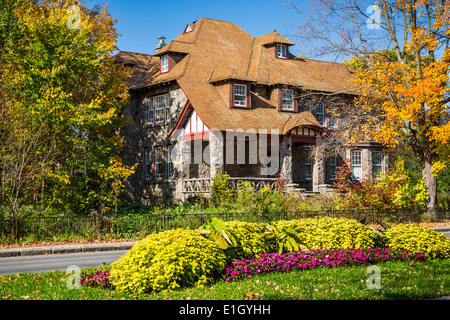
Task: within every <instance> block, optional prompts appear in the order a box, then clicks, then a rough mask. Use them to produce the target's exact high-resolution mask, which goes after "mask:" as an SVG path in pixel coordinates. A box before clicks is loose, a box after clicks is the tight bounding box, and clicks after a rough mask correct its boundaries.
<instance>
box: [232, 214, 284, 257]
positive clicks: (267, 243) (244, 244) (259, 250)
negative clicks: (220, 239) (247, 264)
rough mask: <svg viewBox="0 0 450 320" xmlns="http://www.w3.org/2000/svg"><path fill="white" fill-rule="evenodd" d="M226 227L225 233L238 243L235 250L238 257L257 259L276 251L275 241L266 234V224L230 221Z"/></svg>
mask: <svg viewBox="0 0 450 320" xmlns="http://www.w3.org/2000/svg"><path fill="white" fill-rule="evenodd" d="M225 226H226V227H225V232H226V233H227V234H229V235H230V236H232V237H234V239H235V240H236V242H237V245H236V246H235V248H234V250H235V253H236V256H237V257H240V258H256V257H259V255H260V254H263V253H269V252H273V251H276V242H275V240H273V241H271V240H270V238H268V237H266V236H265V234H264V233H265V232H266V231H267V230H266V227H265V224H264V223H255V222H243V221H228V222H225Z"/></svg>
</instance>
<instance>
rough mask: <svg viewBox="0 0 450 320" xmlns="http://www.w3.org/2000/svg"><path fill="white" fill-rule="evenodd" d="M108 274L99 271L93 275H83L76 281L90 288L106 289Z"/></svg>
mask: <svg viewBox="0 0 450 320" xmlns="http://www.w3.org/2000/svg"><path fill="white" fill-rule="evenodd" d="M109 276H110V272H109V271H108V270H100V271H97V272H94V273H88V274H85V275H83V276H82V277H81V278H80V279H79V280H78V281H79V282H80V284H82V285H87V286H91V287H100V288H108V287H110V282H109Z"/></svg>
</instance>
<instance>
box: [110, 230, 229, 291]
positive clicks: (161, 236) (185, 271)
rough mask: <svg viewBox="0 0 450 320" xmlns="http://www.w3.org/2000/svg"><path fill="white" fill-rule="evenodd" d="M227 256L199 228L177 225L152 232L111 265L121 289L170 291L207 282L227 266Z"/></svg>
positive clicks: (112, 280) (113, 276)
mask: <svg viewBox="0 0 450 320" xmlns="http://www.w3.org/2000/svg"><path fill="white" fill-rule="evenodd" d="M226 262H227V261H226V256H225V254H224V253H223V251H222V250H220V249H219V247H218V246H217V245H216V244H215V243H214V242H213V241H211V240H209V239H206V238H204V237H203V236H201V235H200V233H199V232H198V231H195V230H189V229H176V230H168V231H164V232H160V233H157V234H151V235H149V236H147V237H146V238H144V239H143V240H141V241H139V242H137V243H136V244H135V245H134V246H133V248H131V250H129V251H128V252H127V253H126V254H125V255H124V256H122V257H121V258H120V259H119V260H118V261H117V262H114V263H112V265H111V276H110V279H111V282H112V284H113V286H114V287H115V288H116V289H118V290H119V291H124V292H131V293H138V294H139V293H143V292H150V291H170V290H173V289H176V288H179V287H189V286H198V285H203V284H206V283H208V281H209V280H210V279H211V277H214V276H216V275H218V274H220V272H221V271H222V270H223V269H224V267H225V265H226Z"/></svg>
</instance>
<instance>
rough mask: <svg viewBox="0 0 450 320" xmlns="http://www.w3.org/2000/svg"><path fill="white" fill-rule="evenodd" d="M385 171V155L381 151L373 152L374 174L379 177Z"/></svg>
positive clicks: (376, 177)
mask: <svg viewBox="0 0 450 320" xmlns="http://www.w3.org/2000/svg"><path fill="white" fill-rule="evenodd" d="M382 173H383V155H382V154H381V151H373V152H372V174H373V177H374V178H375V179H379V178H380V177H381V174H382Z"/></svg>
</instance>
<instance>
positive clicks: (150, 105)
mask: <svg viewBox="0 0 450 320" xmlns="http://www.w3.org/2000/svg"><path fill="white" fill-rule="evenodd" d="M154 121H155V98H153V97H152V98H148V99H147V123H148V124H152V123H153V122H154Z"/></svg>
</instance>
